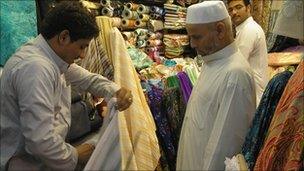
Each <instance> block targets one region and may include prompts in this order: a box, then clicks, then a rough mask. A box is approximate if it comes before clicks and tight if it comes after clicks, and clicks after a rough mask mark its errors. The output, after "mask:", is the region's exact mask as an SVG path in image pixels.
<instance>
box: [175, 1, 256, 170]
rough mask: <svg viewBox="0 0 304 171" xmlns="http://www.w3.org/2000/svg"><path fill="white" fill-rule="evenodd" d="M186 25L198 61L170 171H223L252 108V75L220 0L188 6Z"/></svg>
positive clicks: (237, 147) (241, 139)
mask: <svg viewBox="0 0 304 171" xmlns="http://www.w3.org/2000/svg"><path fill="white" fill-rule="evenodd" d="M186 29H187V32H188V35H189V37H190V44H191V46H192V47H193V48H195V49H196V51H197V53H198V54H199V55H201V56H202V60H203V65H202V69H201V73H200V76H199V78H198V80H197V83H196V85H195V86H194V88H193V90H192V93H191V96H190V99H189V101H188V105H187V109H186V114H185V118H184V121H183V126H182V131H181V136H180V140H179V148H178V155H177V164H176V170H224V169H225V166H224V161H225V157H231V156H233V155H234V154H236V153H239V152H240V150H241V147H242V144H243V142H244V139H245V136H246V133H247V131H248V129H249V126H250V123H251V120H252V115H253V114H254V111H255V105H256V104H255V86H254V78H253V74H252V71H251V69H250V66H249V64H248V62H247V61H246V60H245V58H244V57H243V55H242V54H241V52H240V51H239V50H238V48H237V46H236V44H235V42H234V38H233V32H232V24H231V20H230V17H229V14H228V12H227V9H226V7H225V4H224V3H223V2H222V1H204V2H202V3H198V4H195V5H192V6H190V7H189V8H188V10H187V17H186Z"/></svg>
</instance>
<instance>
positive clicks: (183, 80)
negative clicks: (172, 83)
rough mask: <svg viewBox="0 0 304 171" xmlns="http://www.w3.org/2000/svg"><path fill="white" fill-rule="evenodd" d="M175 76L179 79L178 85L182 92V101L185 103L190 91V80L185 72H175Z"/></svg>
mask: <svg viewBox="0 0 304 171" xmlns="http://www.w3.org/2000/svg"><path fill="white" fill-rule="evenodd" d="M177 77H178V79H179V83H180V87H181V89H182V92H183V98H184V101H185V103H186V104H187V102H188V100H189V97H190V95H191V91H192V84H191V81H190V79H189V77H188V75H187V74H186V73H185V72H179V73H178V74H177Z"/></svg>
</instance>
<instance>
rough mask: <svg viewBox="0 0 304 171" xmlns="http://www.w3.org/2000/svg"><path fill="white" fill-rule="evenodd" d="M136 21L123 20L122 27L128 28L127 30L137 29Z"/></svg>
mask: <svg viewBox="0 0 304 171" xmlns="http://www.w3.org/2000/svg"><path fill="white" fill-rule="evenodd" d="M135 21H136V20H127V19H122V20H121V25H122V26H123V27H126V28H134V27H135Z"/></svg>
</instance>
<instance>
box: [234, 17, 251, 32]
mask: <svg viewBox="0 0 304 171" xmlns="http://www.w3.org/2000/svg"><path fill="white" fill-rule="evenodd" d="M252 21H253V18H252V17H248V18H247V19H246V20H245V21H244V22H242V23H241V24H240V25H238V26H237V27H236V28H235V30H236V32H239V31H240V30H242V29H243V27H245V25H246V24H247V23H250V22H252Z"/></svg>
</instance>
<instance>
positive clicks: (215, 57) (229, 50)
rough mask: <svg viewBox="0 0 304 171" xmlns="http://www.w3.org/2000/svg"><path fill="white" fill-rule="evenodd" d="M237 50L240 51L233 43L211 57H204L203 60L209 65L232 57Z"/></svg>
mask: <svg viewBox="0 0 304 171" xmlns="http://www.w3.org/2000/svg"><path fill="white" fill-rule="evenodd" d="M237 50H238V48H237V46H236V44H235V42H233V43H231V44H229V45H228V46H226V47H225V48H223V49H221V50H219V51H217V52H215V53H213V54H211V55H207V56H204V57H202V60H203V61H204V63H209V62H212V61H216V60H220V59H223V58H227V57H229V56H231V55H232V54H233V53H235V52H236V51H237Z"/></svg>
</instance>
